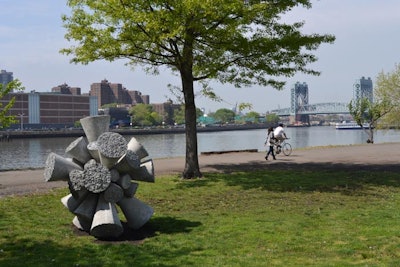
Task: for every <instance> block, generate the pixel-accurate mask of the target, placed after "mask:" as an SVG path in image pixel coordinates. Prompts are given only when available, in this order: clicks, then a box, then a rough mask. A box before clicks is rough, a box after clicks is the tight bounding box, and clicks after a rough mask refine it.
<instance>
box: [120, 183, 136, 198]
mask: <svg viewBox="0 0 400 267" xmlns="http://www.w3.org/2000/svg"><path fill="white" fill-rule="evenodd" d="M138 186H139V184H138V183H134V182H131V185H130V186H129V188H127V189H124V195H125V196H126V197H133V196H134V195H135V194H136V190H137V188H138Z"/></svg>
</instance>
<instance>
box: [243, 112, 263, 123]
mask: <svg viewBox="0 0 400 267" xmlns="http://www.w3.org/2000/svg"><path fill="white" fill-rule="evenodd" d="M244 118H245V119H246V120H251V121H252V122H253V123H258V122H259V118H260V113H258V112H255V111H250V112H249V113H247V114H246V115H245V116H244Z"/></svg>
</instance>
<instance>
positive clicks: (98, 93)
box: [89, 79, 150, 107]
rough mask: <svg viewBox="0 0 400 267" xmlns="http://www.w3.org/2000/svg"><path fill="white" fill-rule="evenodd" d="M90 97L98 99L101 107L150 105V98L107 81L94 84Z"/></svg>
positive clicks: (91, 87)
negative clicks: (114, 104)
mask: <svg viewBox="0 0 400 267" xmlns="http://www.w3.org/2000/svg"><path fill="white" fill-rule="evenodd" d="M89 95H90V96H95V97H97V101H98V105H99V107H102V106H104V105H106V104H112V103H117V104H127V105H135V104H139V103H143V104H149V103H150V96H148V95H142V94H141V93H140V92H139V91H131V90H127V89H126V88H124V87H123V86H122V84H120V83H110V82H108V81H107V80H105V79H104V80H102V81H101V82H100V83H92V84H91V86H90V91H89Z"/></svg>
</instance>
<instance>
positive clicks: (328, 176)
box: [179, 160, 400, 194]
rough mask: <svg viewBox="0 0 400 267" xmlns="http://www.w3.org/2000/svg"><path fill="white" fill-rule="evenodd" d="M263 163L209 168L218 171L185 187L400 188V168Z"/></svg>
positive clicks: (285, 189)
mask: <svg viewBox="0 0 400 267" xmlns="http://www.w3.org/2000/svg"><path fill="white" fill-rule="evenodd" d="M263 163H264V164H262V163H260V161H254V162H248V163H243V164H235V165H227V164H213V165H207V166H206V167H207V169H212V170H214V171H213V172H210V173H204V177H205V178H204V179H200V180H198V181H196V182H195V183H191V182H189V183H182V184H180V185H179V186H183V187H199V186H206V185H210V184H211V183H215V182H221V181H222V182H224V183H226V184H227V185H229V186H240V187H241V188H243V189H252V188H262V189H263V190H269V191H276V192H292V191H293V192H297V191H305V192H307V191H320V192H341V193H344V194H356V193H357V192H358V193H360V192H361V191H362V189H365V188H366V187H367V186H371V185H375V186H376V185H385V186H391V187H399V186H400V165H395V164H387V165H363V164H351V163H348V164H343V163H293V162H291V161H289V160H287V161H285V162H274V163H273V164H265V162H263Z"/></svg>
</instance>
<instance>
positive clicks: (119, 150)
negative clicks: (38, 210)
mask: <svg viewBox="0 0 400 267" xmlns="http://www.w3.org/2000/svg"><path fill="white" fill-rule="evenodd" d="M109 121H110V117H109V116H91V117H86V118H83V119H81V120H80V122H81V124H82V128H83V130H84V132H85V135H86V137H83V136H82V137H79V138H77V139H76V140H74V141H73V142H72V143H71V144H70V145H69V146H68V147H67V148H66V150H65V156H60V155H57V154H55V153H53V152H51V153H50V154H49V155H48V157H47V160H46V164H45V170H44V178H45V180H46V181H48V182H49V181H60V180H61V181H67V182H68V187H69V190H70V194H69V195H67V196H65V197H63V198H62V199H61V202H62V204H63V205H64V206H65V207H66V208H68V210H69V211H70V212H72V213H73V214H74V215H75V217H74V218H73V220H72V223H73V224H74V225H75V226H76V227H77V228H78V229H80V230H83V231H86V232H88V233H89V234H90V235H92V236H94V237H96V238H99V239H109V238H117V237H119V236H120V235H121V234H122V233H123V231H124V229H123V226H122V223H121V220H120V219H119V217H118V212H117V205H118V206H119V207H120V209H121V210H122V212H123V214H124V215H125V218H126V222H127V226H128V227H130V228H132V229H139V228H140V227H142V226H143V225H144V224H145V223H146V222H148V220H149V219H150V218H151V216H152V215H153V213H154V211H153V208H152V207H150V206H149V205H147V204H145V203H144V202H142V201H140V200H139V199H137V198H136V197H135V193H136V190H137V188H138V186H139V184H138V183H137V182H135V181H134V180H136V181H144V182H154V181H155V178H154V166H153V160H152V159H147V160H145V158H146V157H147V156H148V153H147V151H146V149H145V148H144V147H143V145H142V144H140V143H139V142H138V141H137V140H136V139H135V138H134V137H132V138H131V139H130V141H129V142H128V141H127V140H126V139H125V138H124V137H123V136H122V135H120V134H118V133H115V132H109V131H108V129H109Z"/></svg>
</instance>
